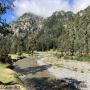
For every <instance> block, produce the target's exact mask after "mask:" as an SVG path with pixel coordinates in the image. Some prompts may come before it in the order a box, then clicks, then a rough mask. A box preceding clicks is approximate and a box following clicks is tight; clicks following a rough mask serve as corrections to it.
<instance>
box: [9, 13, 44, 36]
mask: <svg viewBox="0 0 90 90" xmlns="http://www.w3.org/2000/svg"><path fill="white" fill-rule="evenodd" d="M43 21H44V19H43V18H42V17H39V16H36V15H34V14H30V13H26V14H24V15H23V16H21V17H20V18H19V19H18V20H17V21H16V22H14V23H12V24H11V25H10V26H11V28H10V29H11V30H13V31H14V34H16V35H18V33H24V34H25V33H26V32H31V33H33V32H35V33H38V32H39V31H40V30H41V29H42V26H43Z"/></svg>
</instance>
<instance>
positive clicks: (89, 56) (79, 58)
mask: <svg viewBox="0 0 90 90" xmlns="http://www.w3.org/2000/svg"><path fill="white" fill-rule="evenodd" d="M76 60H78V61H88V62H90V55H83V56H78V57H77V58H76Z"/></svg>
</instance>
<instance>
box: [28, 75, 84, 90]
mask: <svg viewBox="0 0 90 90" xmlns="http://www.w3.org/2000/svg"><path fill="white" fill-rule="evenodd" d="M26 80H27V82H30V83H32V84H33V87H35V89H36V90H81V89H80V88H86V85H85V83H84V82H83V81H77V80H75V79H71V78H64V79H61V80H57V79H48V78H47V77H43V78H32V79H29V78H28V79H26ZM28 85H30V84H28Z"/></svg>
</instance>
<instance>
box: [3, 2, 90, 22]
mask: <svg viewBox="0 0 90 90" xmlns="http://www.w3.org/2000/svg"><path fill="white" fill-rule="evenodd" d="M13 3H14V5H15V7H13V8H12V9H11V10H8V11H7V12H6V14H5V15H4V16H3V18H5V19H6V21H7V22H8V23H9V22H11V21H14V20H16V19H17V18H18V17H20V16H22V15H23V14H24V13H34V14H36V15H39V16H42V17H49V16H51V15H52V13H53V12H55V11H61V10H64V11H73V12H74V13H77V12H78V11H80V10H83V9H85V8H86V7H88V6H89V5H90V0H14V2H13Z"/></svg>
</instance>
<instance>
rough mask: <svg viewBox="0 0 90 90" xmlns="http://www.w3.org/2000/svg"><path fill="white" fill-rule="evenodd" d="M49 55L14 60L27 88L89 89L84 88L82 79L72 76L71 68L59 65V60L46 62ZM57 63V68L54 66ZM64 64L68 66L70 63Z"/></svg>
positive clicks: (42, 89) (38, 89)
mask: <svg viewBox="0 0 90 90" xmlns="http://www.w3.org/2000/svg"><path fill="white" fill-rule="evenodd" d="M51 57H53V56H52V55H50V54H47V55H45V56H36V57H28V58H25V59H22V60H19V61H17V62H16V67H15V69H16V71H17V73H18V75H19V76H20V78H21V79H22V81H23V82H24V83H25V85H26V86H27V90H90V89H85V88H86V85H85V84H84V81H82V80H79V79H77V78H74V77H73V76H72V74H73V71H72V70H70V71H68V70H69V69H67V68H65V67H61V66H60V67H59V65H63V64H62V63H61V62H54V63H51V62H48V59H49V58H51ZM57 64H59V65H58V68H56V67H55V65H57ZM64 64H65V63H64ZM74 64H75V63H73V64H72V66H73V65H74ZM66 65H67V67H68V65H70V64H65V66H66ZM70 69H71V68H70ZM76 77H77V76H76ZM81 88H82V89H81Z"/></svg>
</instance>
